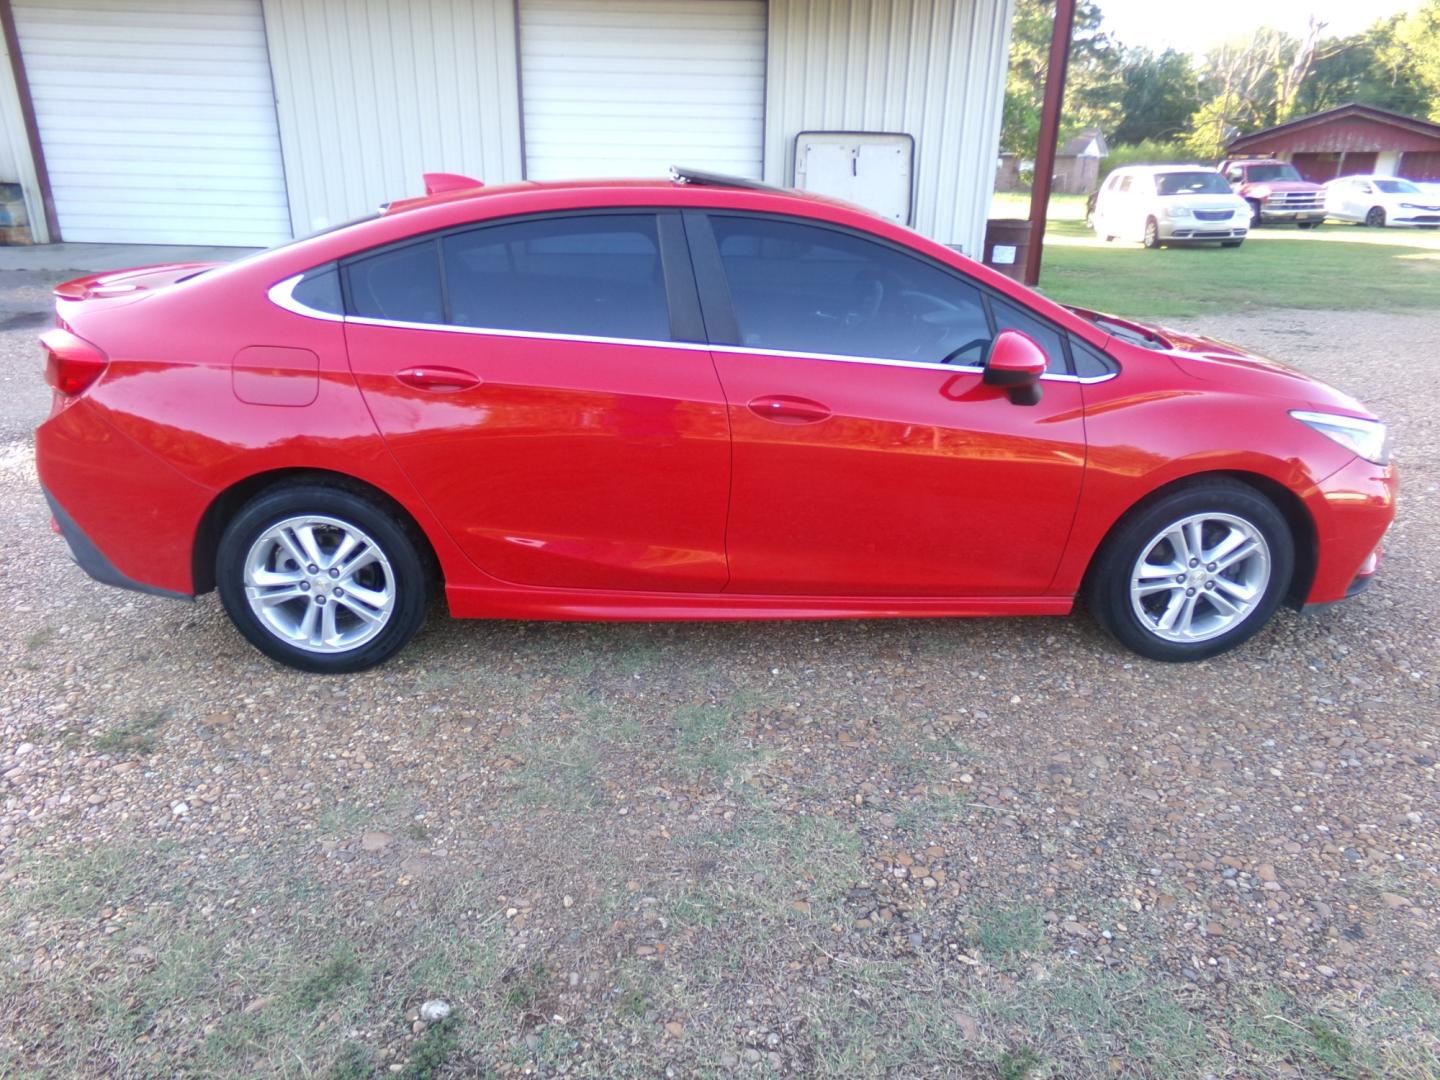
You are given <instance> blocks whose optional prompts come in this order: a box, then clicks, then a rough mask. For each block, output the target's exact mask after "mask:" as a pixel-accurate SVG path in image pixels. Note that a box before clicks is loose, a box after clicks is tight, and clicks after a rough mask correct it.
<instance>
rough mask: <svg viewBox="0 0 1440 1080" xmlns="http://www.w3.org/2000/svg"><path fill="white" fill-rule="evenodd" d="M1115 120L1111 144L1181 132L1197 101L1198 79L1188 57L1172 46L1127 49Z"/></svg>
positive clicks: (1122, 67) (1178, 134)
mask: <svg viewBox="0 0 1440 1080" xmlns="http://www.w3.org/2000/svg"><path fill="white" fill-rule="evenodd" d="M1119 91H1120V96H1119V102H1118V109H1117V113H1118V122H1117V123H1116V124H1115V125H1114V127H1113V129H1112V130H1111V131H1110V133H1109V138H1110V142H1111V144H1112V145H1117V146H1125V145H1133V144H1135V143H1141V142H1145V141H1146V140H1147V139H1158V140H1161V141H1164V140H1167V139H1174V138H1177V137H1178V136H1180V135H1182V134H1183V133H1184V132H1185V130H1186V129H1187V128H1188V127H1189V126H1190V118H1191V117H1192V116H1193V115H1194V114H1195V110H1196V108H1197V107H1198V106H1199V104H1200V82H1199V79H1198V78H1197V77H1196V75H1195V70H1194V68H1193V67H1192V66H1191V64H1190V58H1189V57H1188V56H1186V55H1185V54H1184V53H1179V52H1176V51H1175V50H1174V49H1166V50H1165V51H1164V52H1163V53H1158V54H1157V53H1154V52H1151V51H1150V50H1149V49H1127V50H1126V51H1125V54H1124V63H1123V64H1122V66H1121V68H1120V84H1119Z"/></svg>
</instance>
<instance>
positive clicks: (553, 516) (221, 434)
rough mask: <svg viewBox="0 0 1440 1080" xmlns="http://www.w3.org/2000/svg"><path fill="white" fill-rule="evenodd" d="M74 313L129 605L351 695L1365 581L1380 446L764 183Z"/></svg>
mask: <svg viewBox="0 0 1440 1080" xmlns="http://www.w3.org/2000/svg"><path fill="white" fill-rule="evenodd" d="M447 185H458V187H456V188H455V189H454V190H441V191H437V192H436V193H435V194H432V195H429V196H427V197H424V198H419V199H410V200H406V201H404V202H398V203H393V204H391V205H390V206H388V207H387V208H386V209H384V210H383V211H382V212H380V213H378V214H376V215H374V216H373V217H370V218H369V219H367V220H364V221H360V222H356V223H353V224H350V225H347V226H344V227H342V228H339V229H335V230H332V231H330V232H327V233H323V234H321V235H318V236H313V237H309V238H307V239H303V240H299V241H297V242H295V243H292V244H288V245H286V246H283V247H280V248H277V249H273V250H270V251H266V252H263V253H261V254H258V255H254V256H251V257H249V258H245V259H242V260H240V261H238V262H234V263H230V264H227V265H220V266H203V265H183V266H182V265H177V266H160V267H148V268H142V269H137V270H130V271H124V272H120V273H109V274H103V275H98V276H95V277H89V278H83V279H81V280H78V281H72V282H70V283H68V284H65V285H62V286H60V287H59V288H58V289H57V290H56V294H57V296H58V298H59V299H58V303H57V305H56V306H57V310H58V314H59V326H58V328H57V329H54V330H51V331H49V332H48V333H46V334H45V335H44V336H43V338H42V339H41V340H42V342H43V344H44V346H45V349H46V350H47V353H48V361H47V378H48V380H49V382H50V385H51V386H52V387H53V388H54V405H53V408H52V411H51V415H50V417H49V419H48V420H46V421H45V422H44V423H43V424H42V425H41V426H40V428H39V430H38V432H37V435H36V456H37V460H38V465H39V473H40V479H41V482H42V484H43V485H44V489H45V495H46V497H47V498H48V499H49V502H50V506H51V508H52V510H53V514H54V520H55V527H56V529H57V531H58V532H59V533H60V534H61V535H62V536H63V537H64V538H65V540H66V542H67V543H68V545H69V548H70V551H71V554H72V555H73V556H74V558H75V560H76V561H77V562H78V563H79V564H80V565H81V566H82V567H83V568H84V569H85V570H87V571H88V572H89V573H90V574H91V575H92V576H94V577H96V578H98V579H99V580H101V581H104V582H108V583H110V584H114V585H121V586H126V587H129V588H134V589H139V590H142V591H144V592H149V593H156V594H160V595H164V596H175V597H192V596H195V595H197V594H199V593H204V592H207V591H209V590H210V589H213V588H218V589H219V592H220V597H221V599H222V601H223V602H224V605H225V608H226V610H227V611H228V612H229V614H230V616H231V618H232V619H233V620H234V622H235V624H236V626H237V627H238V628H239V629H240V631H241V633H243V634H244V635H245V636H246V637H247V638H249V639H250V641H252V642H253V643H254V644H255V645H257V646H258V647H259V648H260V649H262V650H263V651H264V652H266V653H267V654H269V655H270V656H272V657H274V658H276V659H278V660H281V661H283V662H284V663H287V664H291V665H293V666H295V667H300V668H304V669H307V670H311V671H327V672H338V671H354V670H358V669H362V668H365V667H368V666H370V665H373V664H377V663H379V662H380V661H382V660H384V659H386V658H387V657H389V656H390V655H392V654H393V653H394V652H395V651H396V650H398V649H399V648H400V647H401V646H403V645H404V644H405V642H406V641H407V640H408V639H409V638H410V637H411V635H413V634H414V633H415V631H416V630H417V628H418V627H419V626H420V624H421V621H422V619H423V618H424V615H425V610H426V606H427V602H428V601H429V600H430V599H431V598H432V596H433V595H434V594H435V593H436V591H437V589H439V588H443V591H444V594H445V597H446V599H447V600H448V603H449V608H450V611H451V613H452V614H454V615H457V616H462V617H481V618H492V617H504V618H547V619H740V618H744V619H755V618H873V617H888V616H921V615H924V616H961V615H1020V614H1034V615H1062V614H1065V613H1067V612H1069V611H1070V609H1071V607H1072V605H1073V604H1074V602H1075V599H1076V597H1077V595H1081V594H1083V595H1084V596H1085V597H1086V598H1087V600H1088V603H1089V606H1090V608H1091V610H1092V611H1093V612H1094V614H1095V615H1096V617H1097V618H1098V619H1099V621H1100V622H1101V623H1102V624H1103V625H1104V627H1105V628H1106V629H1107V630H1109V631H1110V632H1111V633H1112V634H1113V635H1114V636H1115V637H1116V638H1118V639H1119V640H1120V641H1121V642H1123V643H1124V644H1126V645H1128V646H1130V647H1131V648H1133V649H1135V650H1136V651H1138V652H1140V653H1142V654H1144V655H1145V656H1149V657H1153V658H1156V659H1161V660H1194V659H1199V658H1202V657H1208V656H1213V655H1215V654H1216V653H1219V652H1222V651H1224V650H1226V649H1229V648H1231V647H1233V646H1235V645H1237V644H1239V643H1240V642H1242V641H1244V640H1246V639H1247V638H1249V637H1250V636H1251V635H1253V634H1254V633H1256V632H1257V631H1258V630H1259V629H1260V628H1261V627H1262V626H1263V625H1264V624H1265V623H1266V621H1267V620H1268V619H1269V618H1270V616H1271V615H1272V613H1273V612H1274V611H1275V609H1276V608H1277V607H1278V606H1279V605H1280V604H1281V603H1285V602H1288V603H1290V604H1292V605H1295V606H1303V605H1305V604H1315V603H1325V602H1328V601H1333V600H1339V599H1342V598H1344V597H1346V596H1349V595H1351V594H1353V593H1355V592H1356V591H1358V590H1359V589H1360V588H1362V587H1363V586H1364V585H1365V584H1367V583H1368V581H1369V580H1370V577H1371V575H1372V574H1373V573H1374V572H1375V569H1376V567H1377V565H1378V562H1379V556H1380V543H1381V539H1382V537H1383V536H1384V534H1385V530H1386V528H1387V527H1388V526H1389V524H1390V521H1391V519H1392V517H1393V516H1394V510H1395V489H1396V479H1395V472H1394V467H1393V466H1392V465H1391V464H1390V448H1389V442H1388V437H1387V433H1386V429H1385V426H1384V425H1383V424H1382V423H1380V422H1379V421H1378V420H1376V419H1375V418H1374V417H1373V416H1372V415H1371V414H1370V413H1369V412H1367V411H1366V409H1365V408H1364V407H1363V406H1362V405H1361V404H1360V403H1359V402H1357V401H1355V400H1354V399H1353V398H1351V397H1349V396H1347V395H1345V394H1343V393H1341V392H1339V391H1337V390H1334V389H1332V388H1330V387H1328V386H1326V385H1324V384H1322V383H1319V382H1316V381H1315V380H1313V379H1310V378H1307V377H1306V376H1304V375H1301V374H1300V373H1298V372H1296V371H1293V370H1290V369H1288V368H1284V367H1281V366H1280V365H1278V364H1274V363H1271V362H1269V361H1266V360H1262V359H1260V358H1258V357H1255V356H1251V355H1248V354H1246V353H1243V352H1240V351H1238V350H1236V349H1235V348H1233V347H1230V346H1226V345H1221V344H1218V343H1216V342H1214V341H1209V340H1205V339H1201V338H1193V337H1186V336H1183V335H1177V334H1174V333H1171V332H1170V331H1161V330H1157V329H1153V328H1149V327H1145V326H1142V325H1139V324H1135V323H1130V322H1126V321H1124V320H1120V319H1114V318H1109V317H1106V316H1102V315H1098V314H1095V313H1093V312H1088V311H1079V310H1074V309H1067V308H1065V307H1062V306H1060V305H1058V304H1056V303H1053V302H1052V301H1050V300H1047V299H1045V298H1044V297H1042V296H1040V295H1038V294H1036V293H1034V292H1031V291H1029V290H1027V289H1025V288H1023V287H1021V286H1019V285H1017V284H1015V283H1014V282H1012V281H1009V280H1008V279H1006V278H1004V277H1001V276H1000V275H998V274H995V273H993V272H991V271H990V270H988V269H986V268H984V267H982V266H978V265H976V264H975V263H973V262H971V261H970V260H968V259H966V258H964V257H962V256H960V255H958V254H956V253H955V252H954V251H952V250H950V249H949V248H946V247H944V246H942V245H940V244H936V243H932V242H931V241H929V240H926V239H924V238H922V237H920V236H918V235H917V234H915V233H913V232H911V231H909V230H907V229H904V228H901V227H899V226H896V225H893V224H890V223H888V222H886V221H883V220H880V219H878V218H875V217H872V216H870V215H868V214H866V213H864V212H862V211H859V210H857V209H854V208H852V207H848V206H843V205H840V204H837V203H833V202H828V201H825V200H822V199H818V198H813V197H806V196H802V195H798V194H795V193H787V192H781V191H778V190H773V189H761V188H759V187H757V186H756V185H751V184H747V183H745V182H743V181H727V180H725V179H724V178H717V177H707V176H703V175H699V174H688V175H687V174H680V175H679V176H678V178H677V179H676V180H675V181H674V182H664V181H645V182H633V183H627V182H597V183H568V184H519V185H514V186H508V187H498V188H482V187H480V186H479V185H477V184H475V183H474V182H473V181H464V180H463V179H458V178H444V180H443V181H442V182H439V183H437V184H436V186H437V187H445V186H447Z"/></svg>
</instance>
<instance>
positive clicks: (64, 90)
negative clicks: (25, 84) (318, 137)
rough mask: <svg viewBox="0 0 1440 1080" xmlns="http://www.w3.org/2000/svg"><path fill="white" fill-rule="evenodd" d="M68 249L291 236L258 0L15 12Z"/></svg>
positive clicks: (99, 4) (81, 0)
mask: <svg viewBox="0 0 1440 1080" xmlns="http://www.w3.org/2000/svg"><path fill="white" fill-rule="evenodd" d="M14 10H15V25H16V29H17V31H18V32H19V36H20V49H21V53H22V55H23V56H24V59H25V72H26V75H27V76H28V78H29V82H30V92H31V95H32V97H33V99H34V102H35V117H36V121H37V123H38V124H39V128H40V142H41V145H42V146H43V148H44V151H45V163H46V166H47V168H48V171H49V173H50V186H51V188H52V189H53V191H54V196H55V211H56V214H57V216H58V217H59V219H60V231H61V233H62V235H63V238H64V239H66V240H75V241H91V242H100V243H137V244H238V245H265V244H271V243H274V242H276V241H278V240H284V239H285V238H287V237H288V236H289V235H290V213H289V209H288V206H287V203H286V198H285V175H284V169H283V166H282V163H281V159H280V136H279V133H278V131H277V129H276V123H275V98H274V91H273V89H272V87H271V82H270V61H269V54H268V52H267V50H266V45H265V24H264V20H263V18H262V15H261V10H260V0H23V2H17V3H15V5H14Z"/></svg>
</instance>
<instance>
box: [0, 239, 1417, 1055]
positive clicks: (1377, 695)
mask: <svg viewBox="0 0 1440 1080" xmlns="http://www.w3.org/2000/svg"><path fill="white" fill-rule="evenodd" d="M1143 254H1144V256H1145V257H1147V258H1151V257H1156V258H1159V257H1164V256H1165V255H1166V254H1167V253H1165V252H1145V253H1143ZM1224 254H1225V255H1226V256H1227V257H1229V256H1233V255H1237V254H1238V255H1239V257H1242V258H1243V257H1244V256H1245V254H1247V252H1240V253H1233V252H1226V253H1224ZM52 280H54V279H52V278H43V277H41V276H39V275H35V274H23V273H18V272H9V273H6V274H4V275H3V276H0V505H4V506H5V507H7V508H8V513H6V514H5V515H4V517H3V519H0V530H3V543H0V590H3V594H4V596H5V597H6V602H5V603H4V604H3V605H0V626H3V639H0V640H3V646H0V648H3V650H4V655H3V674H0V679H3V694H0V798H3V805H0V889H3V893H0V1075H11V1074H14V1075H31V1074H42V1075H43V1074H49V1075H55V1076H71V1075H93V1076H101V1075H104V1076H178V1075H231V1076H240V1075H287V1076H297V1077H298V1076H335V1077H364V1076H371V1075H406V1076H412V1077H421V1076H462V1075H464V1076H469V1075H486V1074H498V1075H509V1074H521V1073H526V1072H529V1073H535V1074H539V1075H545V1076H554V1075H567V1076H605V1077H619V1076H646V1077H650V1076H657V1075H667V1076H668V1075H675V1076H690V1075H707V1076H714V1075H720V1076H724V1075H732V1074H744V1075H750V1074H758V1075H795V1076H836V1077H840V1076H846V1077H853V1076H857V1075H890V1076H907V1077H908V1076H952V1075H965V1076H970V1075H975V1076H998V1077H1002V1078H1005V1080H1022V1078H1027V1077H1028V1078H1032V1080H1034V1078H1039V1077H1048V1076H1064V1077H1067V1078H1071V1077H1092V1076H1093V1077H1114V1076H1156V1077H1170V1076H1186V1077H1190V1076H1195V1077H1199V1076H1209V1075H1213V1076H1216V1077H1225V1076H1237V1077H1238V1076H1244V1077H1321V1076H1338V1077H1352V1078H1363V1077H1381V1076H1387V1077H1388V1076H1397V1077H1435V1076H1440V918H1437V916H1440V852H1437V836H1440V832H1437V824H1440V764H1437V762H1440V732H1437V728H1436V716H1437V710H1440V693H1437V678H1440V645H1437V635H1440V619H1437V615H1436V613H1437V611H1440V544H1437V543H1436V539H1435V538H1436V536H1437V535H1440V420H1437V416H1436V410H1435V401H1436V400H1437V397H1440V366H1437V358H1440V319H1437V318H1436V317H1435V315H1434V312H1433V310H1432V311H1431V313H1429V314H1426V313H1423V312H1421V313H1416V312H1409V313H1406V312H1398V313H1389V312H1380V311H1324V310H1311V311H1306V312H1303V313H1298V312H1296V311H1293V310H1284V309H1270V308H1263V307H1262V308H1258V309H1255V310H1249V311H1246V312H1245V313H1243V314H1234V315H1229V314H1223V313H1212V314H1209V315H1207V316H1205V317H1204V318H1203V319H1196V318H1192V319H1189V320H1188V321H1187V322H1186V323H1185V325H1187V326H1189V327H1192V328H1202V329H1205V330H1206V331H1208V332H1212V333H1214V334H1216V335H1217V336H1220V337H1224V338H1227V339H1230V340H1233V341H1236V342H1239V343H1242V344H1245V345H1247V346H1250V347H1253V348H1255V349H1256V350H1257V351H1260V352H1264V353H1266V354H1269V355H1272V356H1275V357H1276V358H1279V359H1283V360H1286V361H1289V362H1292V363H1295V364H1297V365H1298V366H1300V367H1302V368H1304V369H1305V370H1306V371H1307V372H1309V373H1311V374H1314V375H1317V376H1319V377H1321V378H1324V379H1327V380H1329V381H1332V382H1334V383H1336V384H1337V385H1339V386H1341V387H1344V388H1346V389H1348V390H1350V391H1351V392H1353V393H1355V394H1356V395H1357V396H1359V397H1361V398H1362V399H1364V400H1365V401H1366V402H1367V403H1368V404H1369V405H1370V406H1371V407H1372V408H1374V409H1375V410H1376V411H1377V412H1378V413H1379V414H1380V415H1382V416H1383V417H1385V418H1386V419H1388V420H1390V421H1391V422H1392V423H1393V425H1394V429H1395V441H1396V447H1397V456H1398V459H1399V461H1400V464H1401V469H1402V501H1401V508H1400V513H1399V518H1398V520H1397V523H1396V526H1395V528H1394V530H1393V531H1392V533H1391V537H1390V541H1389V546H1388V551H1387V555H1386V560H1385V565H1384V568H1383V572H1382V575H1381V578H1380V580H1379V581H1378V583H1377V584H1376V585H1375V586H1374V587H1373V588H1372V589H1371V590H1370V591H1369V592H1368V593H1366V594H1364V595H1362V596H1360V597H1359V598H1357V599H1355V600H1353V601H1350V602H1348V603H1346V604H1344V605H1340V606H1336V607H1333V608H1329V609H1325V610H1319V611H1312V612H1308V613H1306V614H1303V615H1302V614H1296V613H1282V615H1280V616H1279V617H1278V618H1277V620H1276V623H1275V624H1274V626H1273V627H1271V628H1270V629H1269V630H1267V631H1266V632H1264V633H1263V634H1261V635H1260V636H1259V637H1258V638H1257V639H1256V640H1254V641H1253V642H1251V643H1250V644H1249V645H1247V646H1245V647H1243V648H1242V649H1241V650H1239V651H1238V652H1236V653H1233V654H1230V655H1228V656H1224V657H1221V658H1219V659H1217V660H1213V661H1208V662H1205V663H1201V664H1197V665H1191V666H1183V667H1177V666H1163V665H1157V664H1152V663H1147V662H1144V661H1140V660H1138V659H1136V658H1135V657H1133V656H1131V655H1129V654H1127V653H1125V652H1123V651H1121V649H1120V648H1119V647H1118V646H1116V645H1114V644H1113V643H1111V642H1110V641H1108V640H1107V639H1105V638H1104V637H1103V636H1102V635H1101V634H1100V633H1099V631H1098V630H1097V629H1096V628H1095V627H1094V625H1093V624H1092V623H1091V622H1090V621H1089V620H1088V619H1087V618H1085V617H1084V616H1083V615H1077V616H1075V617H1073V618H1069V619H1033V620H1017V619H1007V620H986V621H935V622H930V621H903V622H849V623H839V622H830V623H810V624H779V623H751V624H735V625H720V624H668V625H667V624H655V625H623V624H609V625H599V624H597V625H586V624H562V623H555V624H541V623H508V622H494V623H486V622H470V623H451V622H447V621H446V620H445V619H444V618H443V614H439V613H437V614H436V615H434V616H432V618H431V620H430V623H429V625H428V627H427V628H426V630H425V631H424V632H423V633H422V635H421V636H420V637H419V638H418V639H417V641H416V642H415V644H414V645H413V646H412V647H411V648H409V649H408V650H407V651H406V652H404V653H403V654H402V655H401V657H400V658H399V659H398V660H397V661H395V662H392V663H391V664H389V665H388V666H386V667H384V668H381V669H379V670H376V671H372V672H369V673H366V674H363V675H357V676H346V677H336V678H318V677H310V676H304V675H300V674H298V673H296V672H293V671H289V670H285V669H282V668H279V667H277V666H275V665H273V664H271V663H269V662H268V661H266V660H265V659H263V658H262V657H261V656H260V655H259V654H258V653H257V652H255V651H254V650H253V649H251V648H250V647H249V646H248V645H247V644H246V643H245V642H244V641H243V640H242V639H241V638H240V637H239V635H238V634H237V633H235V632H234V631H233V630H232V629H231V627H230V625H229V624H228V622H227V621H226V620H225V618H224V616H223V614H222V612H221V610H220V606H219V603H218V601H217V600H216V598H215V597H214V596H213V595H210V596H206V597H203V598H201V599H200V600H199V601H198V602H197V603H195V604H193V605H187V604H183V603H176V602H173V601H166V600H160V599H155V598H151V597H148V596H142V595H139V594H134V593H125V592H119V591H115V590H112V589H109V588H105V587H103V586H100V585H96V584H93V583H91V582H89V581H88V580H87V579H86V578H85V577H84V576H83V575H82V574H81V572H80V571H79V570H77V569H76V568H74V567H73V566H72V565H71V564H70V563H69V561H68V560H67V558H66V556H65V554H64V550H63V545H62V544H61V542H60V541H59V539H58V538H57V537H55V536H54V535H53V534H52V533H51V532H50V529H49V526H48V513H47V510H46V508H45V505H44V501H43V499H42V497H41V496H40V494H39V491H38V488H37V485H36V480H35V476H34V468H33V455H32V451H31V441H30V439H31V437H30V431H31V429H32V428H33V426H34V424H35V423H36V422H37V421H38V420H39V419H40V418H41V417H42V416H43V415H44V412H45V410H46V408H47V407H48V391H47V390H46V388H45V387H44V386H43V384H42V382H41V379H40V374H39V370H38V364H39V361H38V354H37V350H36V348H35V345H34V336H35V334H36V332H37V330H38V329H39V327H41V326H42V325H44V323H45V322H46V320H47V318H48V316H47V315H46V310H47V304H48V301H47V296H46V288H47V287H48V285H49V284H50V283H51V282H52ZM1342 287H1343V286H1336V288H1342ZM1436 297H1437V300H1436V305H1435V307H1436V309H1440V288H1437V290H1436ZM437 998H438V999H443V1000H445V1001H446V1002H448V1003H449V1004H450V1005H452V1006H453V1013H452V1015H451V1017H450V1019H448V1020H446V1021H444V1022H442V1023H439V1024H433V1025H428V1026H427V1024H426V1023H425V1022H424V1021H422V1020H420V1019H419V1017H418V1010H419V1007H420V1005H421V1004H422V1003H423V1002H425V1001H427V1000H430V999H437Z"/></svg>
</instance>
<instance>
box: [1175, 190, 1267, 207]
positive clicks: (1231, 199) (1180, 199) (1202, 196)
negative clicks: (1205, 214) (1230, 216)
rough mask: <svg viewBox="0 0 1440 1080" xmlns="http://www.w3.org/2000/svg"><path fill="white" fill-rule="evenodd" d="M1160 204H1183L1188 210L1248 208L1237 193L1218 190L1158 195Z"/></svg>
mask: <svg viewBox="0 0 1440 1080" xmlns="http://www.w3.org/2000/svg"><path fill="white" fill-rule="evenodd" d="M1158 198H1159V200H1160V205H1161V206H1183V207H1185V208H1186V209H1188V210H1230V211H1235V210H1248V209H1250V207H1249V204H1248V203H1246V202H1245V200H1244V199H1242V198H1240V196H1238V195H1231V194H1229V193H1228V192H1227V193H1226V194H1223V195H1222V194H1220V193H1219V192H1197V193H1195V194H1193V195H1160V196H1158Z"/></svg>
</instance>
